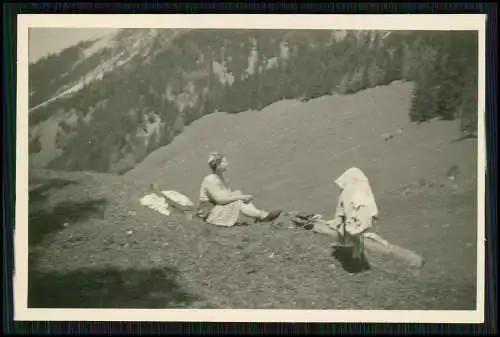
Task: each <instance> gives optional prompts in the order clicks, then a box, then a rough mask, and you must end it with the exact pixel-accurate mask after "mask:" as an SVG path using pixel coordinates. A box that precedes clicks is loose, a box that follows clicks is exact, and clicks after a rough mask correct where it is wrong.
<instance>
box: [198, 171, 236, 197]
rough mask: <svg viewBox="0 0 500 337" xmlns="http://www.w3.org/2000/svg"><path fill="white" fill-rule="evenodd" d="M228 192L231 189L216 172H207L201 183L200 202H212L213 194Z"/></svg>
mask: <svg viewBox="0 0 500 337" xmlns="http://www.w3.org/2000/svg"><path fill="white" fill-rule="evenodd" d="M230 193H231V189H229V187H227V186H226V185H225V184H224V183H223V182H222V181H221V179H220V178H219V177H218V176H217V175H216V174H209V175H207V176H206V177H205V179H203V182H202V183H201V188H200V202H207V201H208V202H213V201H214V196H215V195H228V194H230Z"/></svg>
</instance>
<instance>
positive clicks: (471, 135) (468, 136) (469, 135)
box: [450, 134, 477, 144]
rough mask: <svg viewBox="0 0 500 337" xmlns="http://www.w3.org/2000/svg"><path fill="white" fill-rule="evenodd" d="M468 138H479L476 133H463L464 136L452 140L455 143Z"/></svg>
mask: <svg viewBox="0 0 500 337" xmlns="http://www.w3.org/2000/svg"><path fill="white" fill-rule="evenodd" d="M467 139H477V135H474V134H466V135H463V136H460V137H458V138H456V139H453V140H452V141H450V143H451V144H453V143H459V142H462V141H464V140H467Z"/></svg>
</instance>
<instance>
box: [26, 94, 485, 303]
mask: <svg viewBox="0 0 500 337" xmlns="http://www.w3.org/2000/svg"><path fill="white" fill-rule="evenodd" d="M410 88H411V87H410V85H409V84H393V85H392V86H389V87H381V88H376V89H372V90H367V91H365V92H362V93H359V94H357V95H353V96H346V97H333V98H328V97H323V98H319V99H316V100H311V101H309V102H307V103H298V102H295V103H294V102H288V103H287V102H279V103H277V104H276V105H274V106H271V107H269V108H267V109H266V110H265V111H262V112H246V113H242V114H240V115H230V116H227V115H223V114H215V115H211V116H207V117H204V118H203V119H202V120H199V121H197V122H195V123H194V124H193V125H192V126H190V127H189V128H188V129H187V130H186V131H185V133H183V134H182V135H181V136H180V137H178V139H176V141H175V142H174V143H173V144H171V145H169V146H168V147H166V148H162V149H160V150H158V151H157V152H155V153H153V154H152V155H151V156H150V157H148V158H147V159H146V160H145V161H144V162H143V163H141V164H140V165H139V166H138V167H137V168H136V169H134V170H133V171H131V172H129V173H128V174H126V175H125V176H113V175H103V174H85V173H81V174H79V173H61V172H50V171H40V172H32V174H31V177H32V179H33V181H32V182H30V183H31V184H32V185H33V186H35V183H38V184H39V187H38V190H37V189H35V190H34V191H33V192H32V194H31V198H30V217H31V218H30V219H31V220H30V242H31V247H30V250H31V253H32V254H33V255H32V259H31V263H32V264H31V266H30V295H29V305H30V306H35V307H40V306H41V307H44V306H45V307H46V306H52V307H54V306H56V307H136V308H138V307H149V308H158V307H192V308H298V309H473V308H474V307H475V293H476V290H475V289H476V288H475V278H476V241H477V240H476V233H477V230H476V227H477V226H476V207H475V205H476V204H475V203H476V193H475V188H476V185H475V184H476V176H475V174H476V171H475V170H476V149H475V146H476V145H475V141H474V140H464V141H461V142H452V140H453V139H454V138H456V137H457V135H458V128H457V127H456V126H455V125H454V124H453V123H451V124H450V123H444V122H433V123H430V124H427V125H420V126H412V127H411V128H408V129H405V130H404V131H403V133H401V134H398V135H397V136H396V137H394V138H393V139H391V140H389V141H385V140H384V139H383V137H382V134H384V133H387V132H393V131H395V130H397V129H398V128H399V127H401V126H404V125H405V123H406V121H405V120H406V114H407V111H408V104H409V96H408V92H409V91H410V90H409V89H410ZM342 116H344V117H342ZM264 117H266V118H264ZM343 118H345V119H344V120H343V121H342V122H341V121H340V120H341V119H343ZM215 127H219V130H218V131H215ZM193 144H194V145H193ZM356 144H363V145H362V146H359V147H357V148H354V149H353V150H352V148H353V147H354V146H355V145H356ZM214 148H217V149H219V150H221V151H224V152H226V153H227V154H228V156H229V159H230V161H231V164H232V167H231V169H232V170H231V172H232V174H233V175H232V177H231V178H232V181H234V182H235V183H237V186H236V187H237V188H239V189H242V190H245V191H248V192H249V193H252V194H253V195H254V196H255V197H256V199H257V200H258V204H259V205H268V206H269V207H280V208H283V209H286V210H290V209H295V210H304V211H307V212H320V213H322V214H324V215H325V216H329V215H331V213H332V211H333V207H334V205H335V202H336V197H337V192H336V190H335V187H334V186H333V184H332V182H331V181H332V179H333V178H335V177H336V176H338V175H339V174H341V173H342V171H343V170H344V169H345V168H348V167H350V166H359V167H361V168H362V169H363V170H364V171H365V172H366V173H367V175H368V176H369V178H370V179H371V180H372V184H373V187H374V190H375V193H376V196H377V198H378V199H377V200H378V203H379V208H380V209H381V212H382V214H381V220H380V221H379V223H377V231H378V232H379V233H380V234H381V235H382V236H384V237H385V238H387V239H388V240H389V241H391V242H393V243H396V244H398V245H400V246H403V247H406V248H409V249H412V250H414V251H417V252H418V253H420V254H422V255H423V256H424V257H425V259H426V261H427V263H426V265H425V266H424V268H423V269H421V270H419V271H412V270H407V269H405V268H404V267H403V266H401V265H399V264H398V263H397V262H396V261H391V260H388V259H386V258H382V257H380V256H373V257H371V260H370V262H371V263H372V268H371V269H370V270H368V271H366V272H363V273H359V274H352V273H348V272H346V271H345V270H344V269H343V268H342V266H341V264H340V263H339V262H338V261H337V260H335V259H334V258H333V257H332V256H331V251H330V248H329V243H330V240H329V238H328V237H326V236H322V235H320V234H314V233H312V232H309V231H305V230H300V229H297V230H292V229H276V228H271V227H270V226H268V225H252V226H246V227H236V228H230V229H220V228H214V227H211V226H209V225H206V224H203V223H201V222H199V221H197V220H192V221H186V220H185V219H184V218H182V216H180V215H176V214H173V215H172V216H171V217H165V216H162V215H161V214H159V213H157V212H154V211H151V210H149V209H147V208H144V207H142V206H140V204H139V202H138V201H139V198H140V197H142V196H143V195H144V194H145V193H147V192H148V188H149V183H150V182H153V181H154V182H157V183H158V184H159V185H160V186H161V187H165V188H169V189H176V190H179V191H181V192H184V193H187V194H188V195H189V196H191V197H192V198H196V196H197V192H198V191H197V188H198V185H199V183H200V182H201V179H202V178H203V174H204V173H205V172H204V166H205V160H206V158H205V157H206V153H207V152H208V151H210V150H212V149H214ZM348 149H351V151H350V152H345V151H346V150H348ZM453 165H456V166H457V167H459V168H460V173H459V174H458V175H457V177H456V180H454V181H450V180H448V179H447V177H446V173H447V172H448V170H449V168H450V167H451V166H453ZM56 178H57V179H58V180H55V179H56ZM63 181H70V182H71V183H65V182H63ZM44 186H45V187H44ZM49 187H52V188H51V189H50V188H49ZM40 189H45V190H40ZM83 206H85V207H83ZM37 217H38V219H40V218H41V219H44V220H43V221H40V220H38V221H37V220H36V219H37ZM33 219H35V220H33ZM65 223H66V225H65Z"/></svg>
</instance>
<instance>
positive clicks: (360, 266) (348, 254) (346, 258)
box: [332, 247, 371, 274]
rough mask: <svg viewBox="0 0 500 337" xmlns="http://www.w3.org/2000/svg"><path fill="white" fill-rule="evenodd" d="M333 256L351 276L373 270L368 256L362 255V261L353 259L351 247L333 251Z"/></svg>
mask: <svg viewBox="0 0 500 337" xmlns="http://www.w3.org/2000/svg"><path fill="white" fill-rule="evenodd" d="M332 256H333V257H334V258H335V259H337V261H339V262H340V264H341V265H342V268H343V269H344V270H345V271H346V272H348V273H351V274H359V273H362V272H365V271H368V270H370V269H371V267H370V263H369V262H368V260H367V258H366V255H365V254H363V255H361V258H360V259H354V258H353V257H352V249H350V248H349V247H337V248H335V249H334V250H333V252H332Z"/></svg>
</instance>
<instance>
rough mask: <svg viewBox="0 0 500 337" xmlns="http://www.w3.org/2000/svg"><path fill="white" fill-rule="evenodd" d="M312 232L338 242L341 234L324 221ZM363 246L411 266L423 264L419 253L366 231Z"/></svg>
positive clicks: (415, 266) (369, 251) (419, 266)
mask: <svg viewBox="0 0 500 337" xmlns="http://www.w3.org/2000/svg"><path fill="white" fill-rule="evenodd" d="M312 230H313V232H315V233H320V234H326V235H329V236H331V237H332V238H333V240H334V241H336V242H340V240H341V238H342V237H341V235H340V233H339V232H337V231H336V230H334V229H332V228H330V227H329V226H328V225H326V223H325V222H318V223H316V224H315V225H314V227H313V229H312ZM363 239H364V248H365V249H366V250H367V252H368V253H377V254H382V255H387V256H391V257H393V258H396V259H397V260H399V261H401V262H403V263H404V264H406V265H408V266H409V267H411V268H421V267H422V266H423V265H424V259H423V257H422V256H420V255H419V254H417V253H415V252H413V251H411V250H409V249H406V248H402V247H399V246H396V245H393V244H390V243H388V242H386V241H385V240H384V239H382V238H381V237H380V236H378V235H373V234H372V233H369V234H368V233H367V234H366V235H363Z"/></svg>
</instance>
